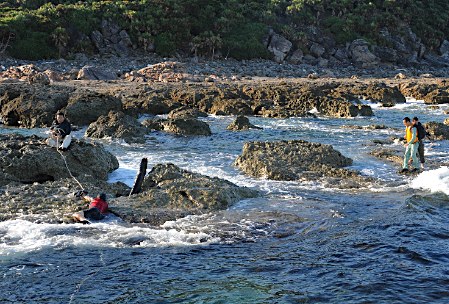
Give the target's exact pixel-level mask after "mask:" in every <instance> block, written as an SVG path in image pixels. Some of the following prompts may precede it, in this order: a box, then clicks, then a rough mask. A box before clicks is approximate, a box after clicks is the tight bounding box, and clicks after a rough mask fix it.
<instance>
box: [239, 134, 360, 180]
mask: <svg viewBox="0 0 449 304" xmlns="http://www.w3.org/2000/svg"><path fill="white" fill-rule="evenodd" d="M351 164H352V160H351V159H350V158H347V157H345V156H343V155H342V154H341V153H340V152H338V151H336V150H334V149H333V147H332V146H330V145H324V144H319V143H310V142H307V141H303V140H292V141H280V142H248V143H245V145H244V146H243V152H242V155H240V156H239V157H238V158H237V159H236V161H235V165H236V166H237V167H238V168H240V169H241V170H242V171H243V172H245V173H246V174H248V175H250V176H254V177H263V178H268V179H273V180H288V181H296V180H297V181H301V180H314V179H317V178H322V177H327V178H331V179H333V178H335V179H337V180H339V181H340V182H341V181H342V180H343V179H345V180H346V179H348V180H347V181H346V186H348V187H358V186H359V182H361V181H362V180H363V178H361V177H360V175H359V174H358V173H357V172H355V171H350V170H347V169H344V168H343V167H345V166H349V165H351ZM350 181H351V182H350ZM334 182H335V181H334ZM341 186H343V187H345V185H343V184H342V185H341Z"/></svg>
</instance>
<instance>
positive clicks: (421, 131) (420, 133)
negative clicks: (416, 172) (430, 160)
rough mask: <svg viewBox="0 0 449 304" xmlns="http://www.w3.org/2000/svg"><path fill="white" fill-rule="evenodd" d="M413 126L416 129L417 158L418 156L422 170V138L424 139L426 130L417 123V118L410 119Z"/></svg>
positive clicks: (423, 161) (423, 160)
mask: <svg viewBox="0 0 449 304" xmlns="http://www.w3.org/2000/svg"><path fill="white" fill-rule="evenodd" d="M412 123H413V125H414V126H415V127H416V131H417V132H418V135H417V136H418V142H419V145H418V156H419V162H420V163H421V169H422V170H424V163H425V159H424V142H423V140H424V137H426V129H424V127H423V125H422V124H421V123H420V122H419V119H418V117H416V116H415V117H413V119H412Z"/></svg>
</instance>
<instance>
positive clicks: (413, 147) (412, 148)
mask: <svg viewBox="0 0 449 304" xmlns="http://www.w3.org/2000/svg"><path fill="white" fill-rule="evenodd" d="M402 122H403V124H404V126H405V141H406V143H405V145H404V146H405V155H404V163H403V164H402V170H401V171H400V173H407V172H417V171H419V161H418V157H417V156H416V152H417V151H418V146H419V140H418V131H417V129H416V127H415V126H414V125H413V124H412V122H411V121H410V118H409V117H404V119H403V120H402ZM410 157H411V158H412V166H413V169H412V170H411V171H409V169H408V163H409V160H410Z"/></svg>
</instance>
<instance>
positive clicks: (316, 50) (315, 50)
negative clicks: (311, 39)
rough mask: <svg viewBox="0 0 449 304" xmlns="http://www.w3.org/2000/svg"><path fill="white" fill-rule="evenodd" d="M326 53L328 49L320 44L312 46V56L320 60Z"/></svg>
mask: <svg viewBox="0 0 449 304" xmlns="http://www.w3.org/2000/svg"><path fill="white" fill-rule="evenodd" d="M325 51H326V49H325V48H324V47H323V46H322V45H320V44H318V43H312V45H311V46H310V54H312V55H313V56H314V57H316V58H320V57H321V56H322V55H323V54H324V52H325Z"/></svg>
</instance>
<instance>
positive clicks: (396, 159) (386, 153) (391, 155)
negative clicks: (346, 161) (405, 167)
mask: <svg viewBox="0 0 449 304" xmlns="http://www.w3.org/2000/svg"><path fill="white" fill-rule="evenodd" d="M370 154H371V155H373V156H375V157H377V158H380V159H385V160H388V161H391V162H393V163H396V164H402V162H403V159H404V151H403V149H402V151H398V150H391V149H376V150H374V151H372V152H370Z"/></svg>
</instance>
